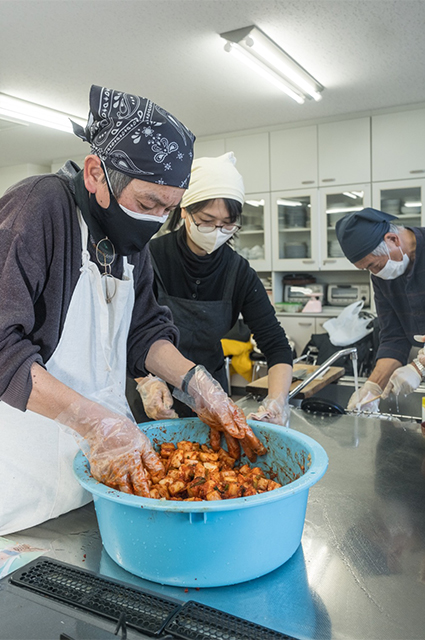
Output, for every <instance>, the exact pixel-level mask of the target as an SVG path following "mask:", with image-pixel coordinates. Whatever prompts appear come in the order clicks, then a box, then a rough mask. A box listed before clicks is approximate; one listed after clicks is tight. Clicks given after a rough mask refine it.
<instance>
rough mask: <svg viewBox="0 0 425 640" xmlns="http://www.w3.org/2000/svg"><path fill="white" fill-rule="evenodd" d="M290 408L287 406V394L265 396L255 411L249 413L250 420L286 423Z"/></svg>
mask: <svg viewBox="0 0 425 640" xmlns="http://www.w3.org/2000/svg"><path fill="white" fill-rule="evenodd" d="M290 413H291V410H290V408H289V401H288V396H287V395H286V394H284V393H281V394H279V395H278V396H277V398H271V397H269V396H267V398H266V399H265V400H264V402H263V404H262V405H261V407H260V408H259V409H258V411H256V413H250V414H249V416H248V418H251V420H262V421H263V422H271V423H273V424H281V425H283V426H284V427H286V426H287V425H288V421H289V416H290Z"/></svg>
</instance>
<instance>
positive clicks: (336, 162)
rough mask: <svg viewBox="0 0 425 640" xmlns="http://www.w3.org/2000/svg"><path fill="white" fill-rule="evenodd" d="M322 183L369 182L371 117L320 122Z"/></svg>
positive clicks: (320, 181) (323, 184) (325, 184)
mask: <svg viewBox="0 0 425 640" xmlns="http://www.w3.org/2000/svg"><path fill="white" fill-rule="evenodd" d="M318 139H319V186H321V187H325V186H327V185H338V184H355V183H358V182H369V181H370V118H368V117H366V118H356V119H354V120H343V121H341V122H329V123H326V124H319V125H318Z"/></svg>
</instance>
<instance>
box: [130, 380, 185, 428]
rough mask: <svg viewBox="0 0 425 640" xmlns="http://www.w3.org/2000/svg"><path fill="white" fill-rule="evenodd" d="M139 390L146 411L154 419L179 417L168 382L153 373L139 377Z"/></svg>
mask: <svg viewBox="0 0 425 640" xmlns="http://www.w3.org/2000/svg"><path fill="white" fill-rule="evenodd" d="M137 383H138V384H137V391H138V392H139V393H140V397H141V398H142V402H143V406H144V409H145V413H146V415H147V416H148V418H152V420H168V419H171V418H178V417H179V416H178V415H177V413H176V412H175V411H174V409H173V408H172V407H173V397H172V395H171V393H170V390H169V388H168V387H167V385H166V383H165V382H164V381H163V380H161V378H157V377H156V376H153V375H152V374H149V375H148V376H146V378H137Z"/></svg>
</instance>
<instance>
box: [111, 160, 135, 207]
mask: <svg viewBox="0 0 425 640" xmlns="http://www.w3.org/2000/svg"><path fill="white" fill-rule="evenodd" d="M108 178H109V183H110V186H111V189H112V193H113V194H114V196H115V197H116V199H117V200H118V198H119V197H120V195H121V194H122V192H123V191H124V189H125V188H126V186H127V185H129V184H130V182H131V181H132V180H134V178H131V177H130V176H127V175H126V174H125V173H122V172H121V171H116V169H109V167H108Z"/></svg>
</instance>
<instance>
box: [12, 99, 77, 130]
mask: <svg viewBox="0 0 425 640" xmlns="http://www.w3.org/2000/svg"><path fill="white" fill-rule="evenodd" d="M69 118H72V120H74V121H75V122H77V123H78V124H81V125H82V126H83V127H85V126H86V124H87V120H82V119H81V118H77V117H75V116H73V115H70V114H68V113H62V112H61V111H56V110H55V109H50V108H49V107H43V106H41V105H39V104H34V103H33V102H27V101H26V100H21V99H20V98H14V97H13V96H8V95H6V94H5V93H0V119H2V120H9V121H11V122H18V123H21V124H22V123H25V124H39V125H42V126H43V127H50V128H51V129H58V130H59V131H66V132H67V133H73V130H72V125H71V123H70V121H69Z"/></svg>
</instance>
